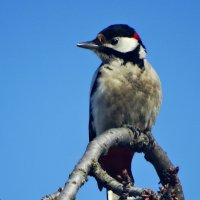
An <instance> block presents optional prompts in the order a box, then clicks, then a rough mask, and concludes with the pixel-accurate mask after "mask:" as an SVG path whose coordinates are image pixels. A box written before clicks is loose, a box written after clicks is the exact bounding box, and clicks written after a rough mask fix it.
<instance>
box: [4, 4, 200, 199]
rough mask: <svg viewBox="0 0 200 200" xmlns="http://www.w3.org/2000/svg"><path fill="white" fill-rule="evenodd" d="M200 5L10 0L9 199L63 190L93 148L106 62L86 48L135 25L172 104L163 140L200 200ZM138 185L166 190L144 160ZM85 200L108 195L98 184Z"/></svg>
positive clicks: (137, 167) (139, 160)
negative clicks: (93, 94) (91, 130)
mask: <svg viewBox="0 0 200 200" xmlns="http://www.w3.org/2000/svg"><path fill="white" fill-rule="evenodd" d="M199 9H200V1H197V0H196V1H195V0H176V1H174V0H173V1H172V0H168V1H166V0H153V1H147V0H146V1H145V0H137V1H136V0H123V1H108V0H102V1H88V0H85V1H77V0H67V1H64V0H58V1H55V0H40V1H38V0H34V1H26V0H18V1H14V0H1V2H0V199H1V200H13V199H19V200H27V199H29V200H37V199H41V197H42V196H44V195H46V194H49V193H51V192H54V191H56V190H57V189H58V187H60V186H62V185H63V184H64V183H65V181H66V178H67V177H68V175H69V173H70V172H71V171H72V169H73V167H74V165H75V164H76V163H77V161H78V160H79V159H80V157H81V156H82V154H83V152H84V150H85V148H86V145H87V143H88V106H89V90H90V82H91V79H92V75H93V73H94V71H95V69H96V68H97V67H98V66H99V64H100V60H99V59H98V58H97V57H96V55H94V54H92V53H91V52H89V51H87V50H83V49H80V48H77V47H76V43H77V42H81V41H87V40H90V39H93V38H94V37H95V36H96V34H97V33H98V32H99V31H100V30H102V29H103V28H105V27H107V26H108V25H111V24H116V23H126V24H129V25H130V26H132V27H134V28H135V29H136V30H137V31H138V33H139V34H140V36H141V38H142V40H143V43H144V44H145V45H146V47H147V51H148V60H149V62H150V63H151V64H152V65H153V66H154V68H155V69H156V71H157V72H158V74H159V76H160V78H161V81H162V88H163V103H162V107H161V111H160V114H159V117H158V119H157V122H156V125H155V128H154V129H153V134H154V136H155V137H156V139H157V141H158V142H159V143H160V145H161V146H162V147H163V148H164V149H165V151H166V152H167V153H168V155H169V157H170V159H171V160H172V162H173V163H174V165H175V166H179V167H180V172H179V177H180V179H181V182H182V185H183V189H184V192H185V197H186V199H190V200H195V199H199V178H200V176H199V168H200V163H199V160H200V159H199V157H200V156H199V147H200V142H199V141H200V133H199V130H200V120H199V113H200V106H199V103H200V92H199V91H200V89H199V88H200V78H199V73H200V63H199V57H200V49H199V48H200V39H199V37H200V11H199ZM133 171H134V172H133V173H134V176H135V179H136V185H137V186H142V187H149V188H153V189H156V190H157V189H158V182H159V179H158V177H157V176H156V173H155V171H154V169H153V167H152V166H151V165H150V164H149V163H147V162H146V161H145V160H144V158H143V155H139V154H137V155H136V156H135V159H134V161H133ZM77 199H95V200H100V199H105V191H103V192H101V193H100V192H99V191H98V189H97V186H96V183H95V181H94V180H93V178H91V177H90V178H89V180H88V182H87V183H86V184H85V185H84V187H82V188H81V190H80V191H79V193H78V196H77Z"/></svg>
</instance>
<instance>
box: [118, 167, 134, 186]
mask: <svg viewBox="0 0 200 200" xmlns="http://www.w3.org/2000/svg"><path fill="white" fill-rule="evenodd" d="M117 180H118V181H119V182H121V183H122V184H123V185H124V186H125V187H130V186H133V185H134V179H133V178H132V177H131V176H130V175H129V174H128V171H127V169H124V170H122V174H121V175H118V176H117Z"/></svg>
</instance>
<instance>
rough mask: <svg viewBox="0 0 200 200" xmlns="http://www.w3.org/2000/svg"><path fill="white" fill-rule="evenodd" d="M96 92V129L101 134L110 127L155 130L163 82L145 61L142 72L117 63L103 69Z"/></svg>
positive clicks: (92, 101)
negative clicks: (161, 83) (128, 126)
mask: <svg viewBox="0 0 200 200" xmlns="http://www.w3.org/2000/svg"><path fill="white" fill-rule="evenodd" d="M99 70H100V72H101V76H99V77H98V82H97V88H96V91H95V92H94V93H93V95H92V96H91V108H92V115H93V118H94V121H93V128H94V130H95V131H96V134H97V135H98V134H101V133H102V132H103V131H105V130H107V129H109V128H117V127H121V126H122V125H123V124H130V125H133V126H135V127H138V128H140V129H147V128H148V129H151V128H152V126H153V124H154V122H155V118H156V116H157V113H158V111H159V107H160V103H161V96H162V94H161V86H160V80H159V77H158V76H157V74H156V72H155V71H154V70H153V68H152V67H151V66H150V65H149V64H148V63H147V62H146V61H145V68H144V69H140V68H139V67H137V66H133V65H132V64H131V63H127V64H126V65H125V66H124V65H121V62H120V61H119V60H118V61H113V62H112V63H111V64H110V65H107V64H105V65H103V66H101V67H100V69H99Z"/></svg>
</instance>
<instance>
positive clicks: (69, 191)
mask: <svg viewBox="0 0 200 200" xmlns="http://www.w3.org/2000/svg"><path fill="white" fill-rule="evenodd" d="M114 146H126V147H129V148H131V149H133V151H134V152H144V153H145V158H146V160H148V161H149V162H150V163H152V165H153V166H154V168H155V169H156V172H157V174H158V176H159V178H160V182H161V184H162V185H163V187H162V188H161V189H160V192H159V193H158V194H156V193H154V192H153V191H152V190H147V189H142V188H136V187H125V186H124V185H122V184H121V183H119V182H117V181H116V180H115V179H113V178H112V177H110V176H109V175H108V174H107V173H106V172H105V171H103V169H101V166H100V165H99V164H98V159H99V158H100V157H101V155H104V154H105V153H106V152H107V151H108V150H109V149H110V147H114ZM177 172H178V169H177V168H174V166H173V165H172V163H171V162H170V160H169V158H168V157H167V155H166V153H165V152H164V151H163V150H162V148H161V147H160V146H159V145H158V143H157V142H156V141H155V139H154V138H153V136H152V135H151V133H150V132H148V133H146V134H144V133H138V131H133V132H132V131H131V130H130V129H128V128H116V129H110V130H108V131H105V132H104V133H103V134H101V135H99V136H98V137H96V138H95V139H94V140H93V141H91V142H90V143H89V144H88V146H87V149H86V151H85V153H84V155H83V157H82V158H81V160H80V161H79V162H78V164H77V165H76V166H75V168H74V170H73V172H72V173H71V174H70V176H69V179H68V181H67V182H66V184H65V186H64V188H63V189H60V190H59V191H58V192H56V193H54V194H53V195H50V196H46V197H44V198H43V200H74V199H75V196H76V193H77V192H78V190H79V188H80V187H81V186H82V185H83V184H84V183H85V181H86V179H87V176H88V174H90V175H93V176H94V177H95V178H96V179H98V181H101V183H102V185H103V186H104V187H106V188H108V189H111V190H113V191H114V192H115V193H116V194H118V195H124V194H126V195H128V196H134V197H135V199H137V200H139V199H145V200H146V199H152V200H156V199H157V200H158V199H160V200H161V199H170V200H184V195H183V191H182V187H181V184H180V181H179V179H178V177H177ZM102 174H103V175H102Z"/></svg>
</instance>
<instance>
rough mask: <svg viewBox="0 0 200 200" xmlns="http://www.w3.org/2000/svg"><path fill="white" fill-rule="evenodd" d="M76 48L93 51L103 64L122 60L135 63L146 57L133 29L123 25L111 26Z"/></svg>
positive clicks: (139, 39)
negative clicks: (117, 59)
mask: <svg viewBox="0 0 200 200" xmlns="http://www.w3.org/2000/svg"><path fill="white" fill-rule="evenodd" d="M77 46H78V47H81V48H86V49H90V50H92V51H94V52H95V53H96V54H97V55H98V56H99V57H100V58H101V60H102V61H103V62H109V61H110V60H112V59H116V58H119V59H122V60H124V61H125V62H133V63H137V62H138V61H139V60H143V59H144V58H145V57H146V49H145V46H144V45H143V43H142V40H141V38H140V36H139V35H138V34H137V32H136V31H135V29H133V28H131V27H130V26H128V25H125V24H116V25H111V26H109V27H107V28H105V29H103V30H102V31H101V32H99V33H98V34H97V36H96V38H95V39H94V40H92V41H89V42H81V43H79V44H77Z"/></svg>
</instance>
